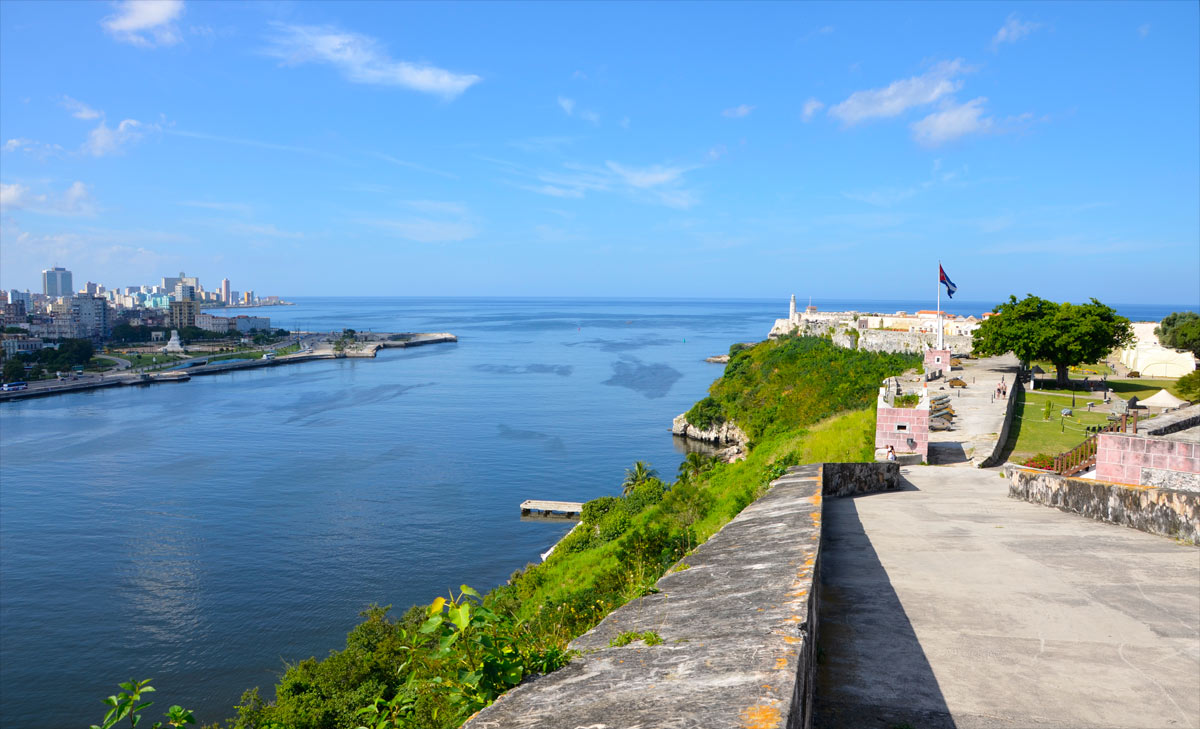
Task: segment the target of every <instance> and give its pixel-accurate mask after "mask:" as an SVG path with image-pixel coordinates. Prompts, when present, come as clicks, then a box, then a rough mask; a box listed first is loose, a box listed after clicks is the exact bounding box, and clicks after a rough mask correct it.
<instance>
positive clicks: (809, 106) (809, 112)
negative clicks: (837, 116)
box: [800, 98, 825, 122]
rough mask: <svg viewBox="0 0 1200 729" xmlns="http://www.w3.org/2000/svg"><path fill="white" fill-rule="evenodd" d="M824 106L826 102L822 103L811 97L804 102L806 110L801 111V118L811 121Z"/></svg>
mask: <svg viewBox="0 0 1200 729" xmlns="http://www.w3.org/2000/svg"><path fill="white" fill-rule="evenodd" d="M824 108H825V104H823V103H821V102H820V101H818V100H817V99H814V98H810V99H809V100H808V101H806V102H804V110H803V111H802V112H801V113H800V118H801V119H803V120H804V121H806V122H810V121H812V120H813V117H815V116H816V115H817V112H818V111H820V110H821V109H824Z"/></svg>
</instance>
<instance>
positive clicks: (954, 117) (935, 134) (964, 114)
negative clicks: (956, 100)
mask: <svg viewBox="0 0 1200 729" xmlns="http://www.w3.org/2000/svg"><path fill="white" fill-rule="evenodd" d="M986 101H987V99H986V98H985V97H983V96H980V97H979V98H977V99H972V100H971V101H968V102H966V103H965V104H959V105H954V104H948V105H947V106H946V107H945V108H943V109H942V110H941V111H935V112H934V113H932V114H930V115H929V116H927V117H925V118H924V119H922V120H920V121H918V122H913V124H912V130H913V138H914V139H916V140H917V141H918V142H920V143H921V144H924V145H926V146H930V147H933V146H937V145H939V144H942V143H944V142H949V141H952V140H955V139H958V138H959V137H962V136H964V135H967V134H977V133H979V132H985V131H987V130H988V129H990V128H991V127H992V124H993V121H992V118H991V117H984V116H983V105H984V103H985V102H986Z"/></svg>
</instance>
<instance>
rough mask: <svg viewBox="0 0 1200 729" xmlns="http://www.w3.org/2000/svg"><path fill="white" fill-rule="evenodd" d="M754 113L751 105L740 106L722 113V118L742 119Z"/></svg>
mask: <svg viewBox="0 0 1200 729" xmlns="http://www.w3.org/2000/svg"><path fill="white" fill-rule="evenodd" d="M752 111H754V107H753V106H750V105H749V104H738V105H737V106H734V107H730V108H728V109H726V110H724V111H722V112H721V116H723V117H727V118H729V119H741V118H742V117H747V116H750V112H752Z"/></svg>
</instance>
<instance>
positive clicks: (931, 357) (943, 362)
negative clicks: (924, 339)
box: [925, 349, 950, 377]
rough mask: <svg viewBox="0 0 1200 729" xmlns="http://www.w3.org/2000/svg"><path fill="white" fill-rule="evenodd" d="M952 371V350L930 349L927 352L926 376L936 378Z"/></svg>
mask: <svg viewBox="0 0 1200 729" xmlns="http://www.w3.org/2000/svg"><path fill="white" fill-rule="evenodd" d="M949 371H950V350H948V349H929V350H926V351H925V375H926V377H936V376H937V375H940V374H941V373H943V372H949Z"/></svg>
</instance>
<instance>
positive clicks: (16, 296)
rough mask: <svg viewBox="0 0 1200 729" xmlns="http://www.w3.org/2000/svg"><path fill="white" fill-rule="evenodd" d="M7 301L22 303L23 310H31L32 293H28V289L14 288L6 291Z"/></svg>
mask: <svg viewBox="0 0 1200 729" xmlns="http://www.w3.org/2000/svg"><path fill="white" fill-rule="evenodd" d="M8 303H10V304H18V303H19V304H24V305H25V311H33V294H30V293H29V292H28V291H17V290H16V289H13V290H12V291H9V292H8Z"/></svg>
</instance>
